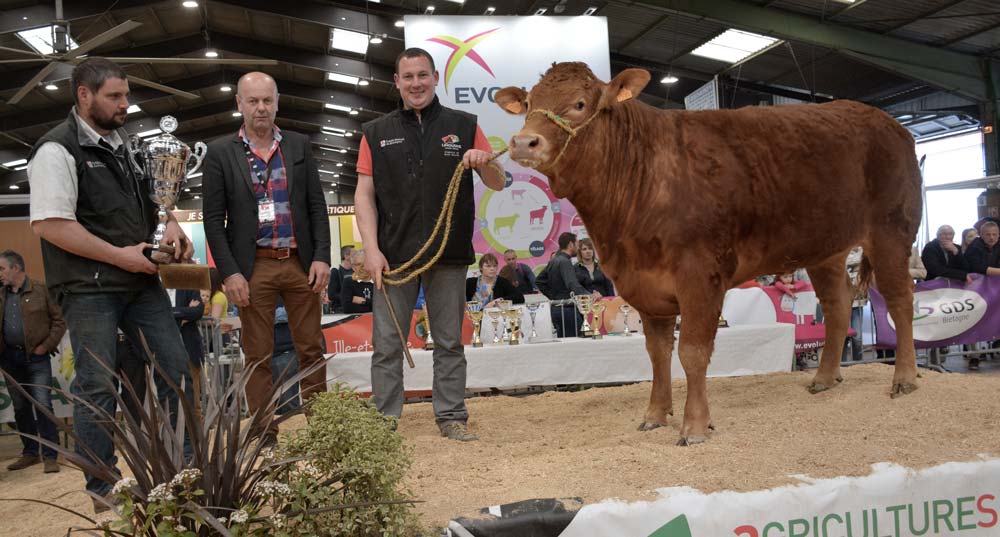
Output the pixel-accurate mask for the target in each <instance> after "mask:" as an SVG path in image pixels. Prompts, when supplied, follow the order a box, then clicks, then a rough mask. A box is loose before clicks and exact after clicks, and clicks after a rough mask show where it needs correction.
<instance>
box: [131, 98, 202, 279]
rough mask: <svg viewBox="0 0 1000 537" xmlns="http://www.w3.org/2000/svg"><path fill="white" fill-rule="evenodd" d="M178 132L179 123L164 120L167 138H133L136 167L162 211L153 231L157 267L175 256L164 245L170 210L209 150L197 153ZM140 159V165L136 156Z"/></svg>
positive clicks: (198, 147) (199, 144)
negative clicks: (175, 133) (175, 131)
mask: <svg viewBox="0 0 1000 537" xmlns="http://www.w3.org/2000/svg"><path fill="white" fill-rule="evenodd" d="M176 129H177V120H176V119H175V118H173V117H172V116H164V117H163V118H162V119H160V130H161V131H163V134H160V135H158V136H155V137H153V138H150V139H148V140H143V141H141V142H140V140H139V138H138V137H136V136H132V138H131V145H132V148H133V151H134V153H133V152H130V153H129V156H130V157H132V158H133V164H135V166H136V167H137V168H138V169H140V170H142V171H143V173H144V175H145V176H146V178H148V179H149V181H150V185H151V188H150V197H151V198H152V199H153V202H155V203H156V204H157V205H158V206H159V209H158V210H157V212H156V216H157V219H158V220H159V223H157V225H156V230H155V231H153V246H152V252H151V255H150V259H151V260H152V261H154V262H156V263H169V262H170V261H171V260H172V259H173V256H174V247H173V246H170V245H167V244H163V243H162V241H163V234H164V233H165V232H166V231H167V221H168V219H169V212H168V211H169V210H170V208H171V207H173V206H174V203H176V201H177V196H178V194H180V191H181V187H182V186H184V183H185V182H186V181H187V177H188V175H190V174H192V173H194V172H195V171H196V170H197V169H198V168H199V167H200V166H201V161H202V159H204V158H205V153H206V152H207V151H208V147H207V146H206V145H205V144H204V143H202V142H197V143H195V144H194V151H192V150H191V148H190V147H188V146H187V144H185V143H184V142H182V141H180V139H178V138H177V137H176V136H174V135H173V134H171V133H172V132H174V130H176ZM136 155H138V161H136V160H135V156H136Z"/></svg>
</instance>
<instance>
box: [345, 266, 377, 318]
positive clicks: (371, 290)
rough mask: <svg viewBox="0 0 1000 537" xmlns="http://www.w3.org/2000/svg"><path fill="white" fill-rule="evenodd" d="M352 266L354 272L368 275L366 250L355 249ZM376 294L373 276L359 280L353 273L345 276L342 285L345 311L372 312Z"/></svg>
mask: <svg viewBox="0 0 1000 537" xmlns="http://www.w3.org/2000/svg"><path fill="white" fill-rule="evenodd" d="M351 267H353V269H354V274H357V275H366V273H365V271H364V267H365V251H364V250H354V252H353V253H351ZM374 294H375V284H374V283H372V280H371V277H368V278H365V279H363V280H360V281H359V280H355V279H354V277H353V275H352V276H345V277H344V281H343V282H341V286H340V303H341V304H342V305H343V307H344V313H371V312H372V297H373V296H374Z"/></svg>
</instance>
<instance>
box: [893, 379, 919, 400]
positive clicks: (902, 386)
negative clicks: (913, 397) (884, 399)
mask: <svg viewBox="0 0 1000 537" xmlns="http://www.w3.org/2000/svg"><path fill="white" fill-rule="evenodd" d="M916 389H917V385H916V384H911V383H909V382H896V383H894V384H893V385H892V391H891V392H889V397H890V398H892V399H895V398H897V397H902V396H904V395H906V394H908V393H911V392H913V391H914V390H916Z"/></svg>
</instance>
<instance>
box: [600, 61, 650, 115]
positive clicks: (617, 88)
mask: <svg viewBox="0 0 1000 537" xmlns="http://www.w3.org/2000/svg"><path fill="white" fill-rule="evenodd" d="M648 83H649V71H646V70H645V69H626V70H624V71H622V72H620V73H618V76H616V77H614V78H613V79H611V82H608V85H607V86H606V87H605V88H604V95H602V96H601V107H602V108H604V107H607V106H612V105H614V104H615V103H620V102H623V101H627V100H629V99H634V98H635V97H637V96H638V95H639V94H640V93H641V92H642V88H645V87H646V84H648Z"/></svg>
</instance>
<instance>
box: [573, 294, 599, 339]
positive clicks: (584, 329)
mask: <svg viewBox="0 0 1000 537" xmlns="http://www.w3.org/2000/svg"><path fill="white" fill-rule="evenodd" d="M573 303H574V304H576V309H577V311H579V312H580V314H581V315H583V326H581V327H580V335H582V336H583V337H590V335H591V329H590V323H589V322H587V314H589V313H590V311H591V310H590V308H591V307H593V305H594V297H592V296H590V295H573Z"/></svg>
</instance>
